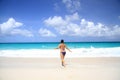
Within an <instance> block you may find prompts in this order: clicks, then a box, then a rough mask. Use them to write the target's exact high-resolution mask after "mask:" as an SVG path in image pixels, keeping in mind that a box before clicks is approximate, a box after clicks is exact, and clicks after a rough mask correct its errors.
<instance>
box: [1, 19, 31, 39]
mask: <svg viewBox="0 0 120 80" xmlns="http://www.w3.org/2000/svg"><path fill="white" fill-rule="evenodd" d="M21 26H23V23H21V22H17V21H15V19H14V18H9V19H8V21H7V22H4V23H2V24H0V34H1V35H8V34H9V35H17V34H19V35H23V36H27V37H32V36H33V34H32V33H31V32H30V31H29V30H25V29H24V30H22V29H19V27H21Z"/></svg>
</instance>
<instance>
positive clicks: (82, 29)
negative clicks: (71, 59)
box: [0, 0, 120, 43]
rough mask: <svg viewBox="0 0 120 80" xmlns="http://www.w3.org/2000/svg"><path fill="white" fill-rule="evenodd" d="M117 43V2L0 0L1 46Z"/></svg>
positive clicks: (119, 20)
mask: <svg viewBox="0 0 120 80" xmlns="http://www.w3.org/2000/svg"><path fill="white" fill-rule="evenodd" d="M61 39H64V40H65V41H66V42H96V41H120V0H0V43H6V42H7V43H8V42H59V41H60V40H61Z"/></svg>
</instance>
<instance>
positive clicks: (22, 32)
mask: <svg viewBox="0 0 120 80" xmlns="http://www.w3.org/2000/svg"><path fill="white" fill-rule="evenodd" d="M11 34H12V35H16V34H18V35H23V36H26V37H33V34H32V33H31V32H30V31H28V30H25V29H13V30H12V31H11Z"/></svg>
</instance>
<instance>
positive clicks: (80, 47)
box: [0, 42, 120, 58]
mask: <svg viewBox="0 0 120 80" xmlns="http://www.w3.org/2000/svg"><path fill="white" fill-rule="evenodd" d="M65 44H66V45H67V47H68V48H69V49H70V50H71V51H72V52H69V51H67V50H66V52H67V54H66V57H68V58H72V57H120V42H66V43H65ZM58 45H59V42H37V43H33V42H32V43H0V57H43V58H45V57H55V58H56V57H59V54H60V51H59V49H55V48H57V47H58Z"/></svg>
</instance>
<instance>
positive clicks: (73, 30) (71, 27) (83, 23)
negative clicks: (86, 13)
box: [44, 13, 120, 37]
mask: <svg viewBox="0 0 120 80" xmlns="http://www.w3.org/2000/svg"><path fill="white" fill-rule="evenodd" d="M44 22H45V24H46V25H48V26H51V27H53V28H54V29H55V30H56V31H57V32H58V33H59V34H61V35H67V36H83V37H87V36H91V37H115V36H120V26H118V25H115V26H113V27H108V26H106V25H104V24H102V23H97V24H95V23H94V22H92V21H87V20H85V19H80V18H79V15H78V14H77V13H74V14H73V15H66V16H65V18H62V17H61V16H55V17H53V18H52V17H50V18H48V19H46V20H45V21H44ZM76 22H79V23H76Z"/></svg>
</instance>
